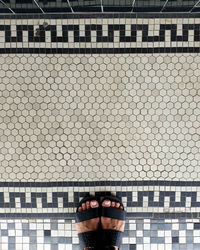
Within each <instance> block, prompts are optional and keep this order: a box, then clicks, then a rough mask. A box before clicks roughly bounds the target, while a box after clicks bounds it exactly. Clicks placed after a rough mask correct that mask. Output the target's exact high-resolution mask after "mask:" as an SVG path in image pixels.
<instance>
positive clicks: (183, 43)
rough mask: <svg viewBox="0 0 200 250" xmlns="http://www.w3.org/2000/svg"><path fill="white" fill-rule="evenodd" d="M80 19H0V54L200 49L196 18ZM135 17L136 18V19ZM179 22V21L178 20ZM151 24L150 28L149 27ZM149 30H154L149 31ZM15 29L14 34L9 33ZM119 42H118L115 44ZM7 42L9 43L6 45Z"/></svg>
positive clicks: (186, 50)
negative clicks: (151, 20) (77, 21)
mask: <svg viewBox="0 0 200 250" xmlns="http://www.w3.org/2000/svg"><path fill="white" fill-rule="evenodd" d="M96 20H97V22H96V23H95V24H93V23H92V21H91V19H89V18H88V19H83V21H84V22H82V23H81V24H75V22H74V21H73V20H71V19H65V20H62V23H58V22H57V21H56V20H53V21H52V20H51V24H49V23H48V22H49V21H48V19H47V21H45V22H43V24H42V23H41V21H40V23H39V24H38V25H30V24H29V23H30V22H28V20H27V19H19V20H17V24H16V25H9V23H8V22H5V20H4V19H1V20H0V31H1V36H0V52H1V53H152V52H154V53H158V52H160V53H161V52H167V53H174V52H179V53H182V52H198V51H199V49H200V46H199V41H200V21H199V23H198V20H199V19H197V21H193V22H194V23H192V19H188V20H189V22H188V23H184V22H183V23H181V24H180V23H179V19H175V20H174V21H173V22H171V23H170V24H169V23H165V22H164V21H163V19H156V20H157V21H158V24H157V23H156V22H155V23H153V24H148V23H142V19H135V18H132V19H131V18H129V19H128V18H127V19H123V18H119V19H118V22H117V21H116V20H115V23H114V24H113V23H110V22H111V21H110V20H111V19H108V20H107V23H106V24H105V23H103V21H102V19H98V18H97V19H96ZM136 20H137V21H136ZM181 21H182V20H181ZM152 27H153V29H152ZM152 30H153V31H154V32H152ZM13 31H16V35H14V34H13ZM119 43H120V45H119ZM8 45H9V46H8Z"/></svg>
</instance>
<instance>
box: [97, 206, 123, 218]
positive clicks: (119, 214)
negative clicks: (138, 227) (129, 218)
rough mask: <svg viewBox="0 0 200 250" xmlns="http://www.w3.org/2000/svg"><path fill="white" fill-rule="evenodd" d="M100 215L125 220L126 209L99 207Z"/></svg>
mask: <svg viewBox="0 0 200 250" xmlns="http://www.w3.org/2000/svg"><path fill="white" fill-rule="evenodd" d="M101 216H104V217H108V218H112V219H117V220H124V221H125V220H126V211H125V210H120V209H116V208H113V207H103V206H102V207H101Z"/></svg>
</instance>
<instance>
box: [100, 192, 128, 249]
mask: <svg viewBox="0 0 200 250" xmlns="http://www.w3.org/2000/svg"><path fill="white" fill-rule="evenodd" d="M105 200H110V201H111V202H112V201H115V202H119V203H120V206H122V207H123V208H124V206H123V204H122V202H121V200H120V198H118V197H116V196H112V195H111V196H106V197H104V198H103V200H102V201H101V216H104V217H108V218H113V219H118V220H124V221H125V220H126V211H124V210H121V209H116V208H113V207H103V206H102V203H103V202H104V201H105ZM122 235H123V232H120V231H115V230H105V229H102V238H103V240H102V241H103V242H104V245H105V246H117V247H118V248H119V247H120V246H121V244H122Z"/></svg>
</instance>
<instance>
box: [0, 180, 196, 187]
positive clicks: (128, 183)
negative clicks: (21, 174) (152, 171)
mask: <svg viewBox="0 0 200 250" xmlns="http://www.w3.org/2000/svg"><path fill="white" fill-rule="evenodd" d="M96 186H184V187H186V186H189V187H199V186H200V181H157V180H155V181H154V180H151V181H88V182H85V181H67V182H55V181H54V182H0V187H96Z"/></svg>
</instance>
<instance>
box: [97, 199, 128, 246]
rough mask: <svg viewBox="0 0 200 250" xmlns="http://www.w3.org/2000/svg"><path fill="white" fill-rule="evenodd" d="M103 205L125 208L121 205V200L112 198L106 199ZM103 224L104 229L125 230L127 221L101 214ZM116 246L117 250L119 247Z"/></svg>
mask: <svg viewBox="0 0 200 250" xmlns="http://www.w3.org/2000/svg"><path fill="white" fill-rule="evenodd" d="M102 206H103V207H114V208H116V209H120V210H123V209H124V208H123V207H122V206H120V203H119V202H115V201H110V200H105V201H104V202H103V203H102ZM101 226H102V229H109V230H116V231H120V232H124V227H125V221H122V220H117V219H113V218H107V217H104V216H101ZM114 247H115V249H116V250H118V249H119V248H118V247H117V246H114Z"/></svg>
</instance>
